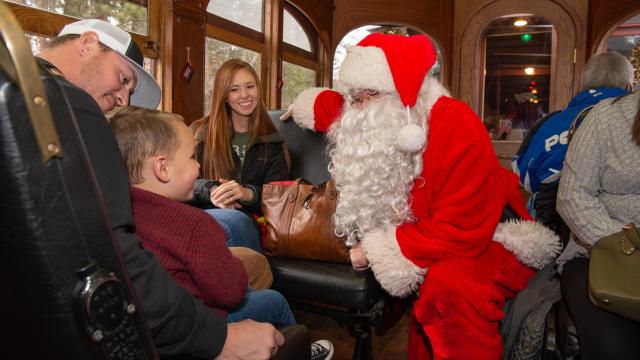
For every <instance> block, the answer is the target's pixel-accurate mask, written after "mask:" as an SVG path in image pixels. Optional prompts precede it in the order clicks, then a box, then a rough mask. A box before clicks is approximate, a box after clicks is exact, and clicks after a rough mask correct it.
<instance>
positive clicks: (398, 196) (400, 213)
mask: <svg viewBox="0 0 640 360" xmlns="http://www.w3.org/2000/svg"><path fill="white" fill-rule="evenodd" d="M423 105H425V104H424V103H423V102H422V101H421V99H419V100H418V103H417V104H416V106H414V107H413V109H412V110H411V120H412V123H415V124H418V125H420V126H421V127H423V128H425V119H426V115H427V114H425V113H424V112H422V111H416V110H415V109H420V108H423V107H422V106H423ZM407 123H408V120H407V112H406V108H404V107H403V106H402V103H401V101H400V98H399V97H398V96H397V95H384V96H383V97H382V98H380V99H376V100H375V101H372V102H370V103H368V104H367V105H366V106H365V108H364V109H358V108H355V107H348V108H347V110H346V112H345V113H344V115H343V116H342V117H341V118H340V121H338V122H336V123H335V124H334V125H333V126H332V127H331V129H330V130H329V139H330V150H329V155H330V157H331V163H330V165H329V171H330V172H331V176H332V178H333V179H334V181H335V183H336V188H337V189H338V191H339V192H340V196H339V198H338V203H337V207H336V212H335V216H334V223H335V229H336V233H337V234H338V235H339V236H344V235H346V236H347V245H349V246H351V245H354V244H355V242H356V241H357V240H358V239H359V238H361V237H362V235H363V234H365V233H367V232H369V231H371V230H373V229H376V228H380V227H381V226H384V225H385V224H394V225H399V224H401V223H404V222H407V221H411V220H412V213H411V207H410V199H409V196H410V192H411V189H412V187H413V181H414V178H415V177H416V176H417V175H418V174H420V172H421V168H422V153H423V152H424V149H423V150H420V151H418V152H416V153H406V152H403V151H401V150H399V149H398V148H397V147H396V142H397V136H398V132H399V130H400V129H401V128H402V126H404V125H407ZM425 132H426V129H425Z"/></svg>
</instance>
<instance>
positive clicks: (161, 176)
mask: <svg viewBox="0 0 640 360" xmlns="http://www.w3.org/2000/svg"><path fill="white" fill-rule="evenodd" d="M168 164H169V159H167V157H166V156H164V155H158V156H156V157H155V158H154V159H153V164H152V165H153V174H154V175H155V177H156V179H158V181H160V182H162V183H168V182H169V180H170V179H171V176H169V169H168V166H167V165H168Z"/></svg>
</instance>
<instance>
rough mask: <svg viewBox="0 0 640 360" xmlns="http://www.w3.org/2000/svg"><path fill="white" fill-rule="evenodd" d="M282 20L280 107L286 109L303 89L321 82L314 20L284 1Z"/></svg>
mask: <svg viewBox="0 0 640 360" xmlns="http://www.w3.org/2000/svg"><path fill="white" fill-rule="evenodd" d="M283 15H284V16H283V19H282V40H283V44H282V50H283V52H282V56H283V60H282V72H281V73H282V75H281V79H282V88H281V96H280V106H279V107H280V108H282V109H286V108H287V107H289V105H290V104H291V103H292V102H293V100H294V99H295V98H296V96H297V95H298V94H299V93H300V92H301V91H303V90H304V89H307V88H310V87H313V86H316V84H317V83H318V68H319V64H318V49H317V48H318V45H317V44H318V41H317V38H318V37H317V35H316V32H315V31H314V30H313V26H311V23H309V21H308V20H307V19H306V18H305V17H304V16H303V15H302V14H301V13H300V12H299V11H298V10H297V9H295V8H294V7H293V6H291V5H289V4H285V6H284V12H283Z"/></svg>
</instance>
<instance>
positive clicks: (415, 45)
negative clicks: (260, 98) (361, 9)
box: [285, 33, 445, 152]
mask: <svg viewBox="0 0 640 360" xmlns="http://www.w3.org/2000/svg"><path fill="white" fill-rule="evenodd" d="M435 60H436V53H435V50H434V48H433V45H432V44H431V40H429V38H428V37H427V36H426V35H413V36H403V35H389V34H382V33H373V34H370V35H368V36H367V37H365V38H364V39H363V40H362V41H360V42H359V43H358V44H357V45H355V46H352V47H350V48H348V49H347V55H346V57H345V59H344V61H343V63H342V67H341V70H340V76H339V80H338V84H337V88H338V90H339V93H338V92H335V91H332V90H329V89H321V88H312V89H307V90H305V91H304V92H302V93H301V94H299V95H298V97H297V98H296V100H295V101H294V103H293V104H292V106H291V108H290V110H291V111H290V113H292V114H293V115H294V119H295V120H296V122H297V123H298V124H300V126H302V127H305V128H309V129H315V130H317V131H322V132H324V131H327V130H328V128H329V127H330V126H331V124H332V123H333V122H334V121H335V120H336V119H337V117H339V115H340V113H341V111H342V106H343V103H344V99H343V98H342V95H348V94H349V92H350V91H351V90H361V89H372V90H376V91H378V92H381V93H397V94H398V95H399V97H400V101H401V102H402V104H403V105H404V106H405V107H407V117H408V120H407V125H406V126H404V127H403V128H401V129H400V131H399V133H398V139H397V145H398V147H399V148H400V149H401V150H403V151H407V152H416V151H419V150H420V149H422V148H423V147H424V145H425V142H426V131H425V129H422V127H421V126H419V125H416V124H412V123H411V119H410V112H409V108H411V107H413V106H414V105H415V104H416V102H417V99H418V95H420V94H425V93H427V91H432V94H430V95H433V97H434V98H437V97H439V96H441V95H444V94H445V90H444V89H443V88H441V87H440V86H439V84H438V89H432V87H433V86H435V84H434V83H433V82H431V81H428V77H427V73H428V72H429V70H430V69H431V67H432V66H433V64H434V63H435ZM434 90H435V91H434ZM288 114H289V113H287V115H286V116H288ZM286 116H285V117H286Z"/></svg>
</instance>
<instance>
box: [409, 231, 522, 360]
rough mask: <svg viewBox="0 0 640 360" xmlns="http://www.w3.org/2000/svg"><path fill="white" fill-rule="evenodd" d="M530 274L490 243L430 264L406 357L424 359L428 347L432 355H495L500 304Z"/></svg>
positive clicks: (498, 351) (499, 345) (498, 342)
mask: <svg viewBox="0 0 640 360" xmlns="http://www.w3.org/2000/svg"><path fill="white" fill-rule="evenodd" d="M533 274H534V270H532V269H531V268H529V267H526V266H524V265H522V263H520V262H519V261H518V260H517V259H516V258H515V257H514V256H513V255H512V254H511V253H510V252H508V251H507V250H505V249H504V247H502V245H500V244H498V243H495V242H492V244H491V246H490V247H489V249H487V250H486V251H485V252H484V253H483V254H482V255H480V256H478V257H474V258H451V259H446V260H442V261H440V262H438V263H436V264H434V265H433V266H431V267H430V268H429V270H428V271H427V274H426V276H425V280H424V283H423V284H422V286H421V287H420V293H419V296H418V300H417V301H416V302H415V304H414V309H413V310H414V311H413V312H412V314H413V316H412V317H414V318H413V319H412V324H411V329H410V332H409V346H408V351H407V355H408V359H409V360H418V359H420V360H423V359H428V358H429V356H430V352H431V354H432V358H433V359H436V360H439V359H465V360H467V359H500V357H501V356H502V339H501V337H500V334H499V332H498V325H499V322H500V320H501V319H502V318H503V316H504V314H503V312H502V309H503V307H504V303H505V301H506V300H507V299H509V298H511V297H513V296H514V295H515V294H516V293H517V292H518V291H520V290H522V289H523V288H524V287H525V286H526V285H527V282H528V281H529V278H531V276H533ZM425 335H426V337H427V338H428V341H427V339H426V338H425ZM429 342H430V344H429Z"/></svg>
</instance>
